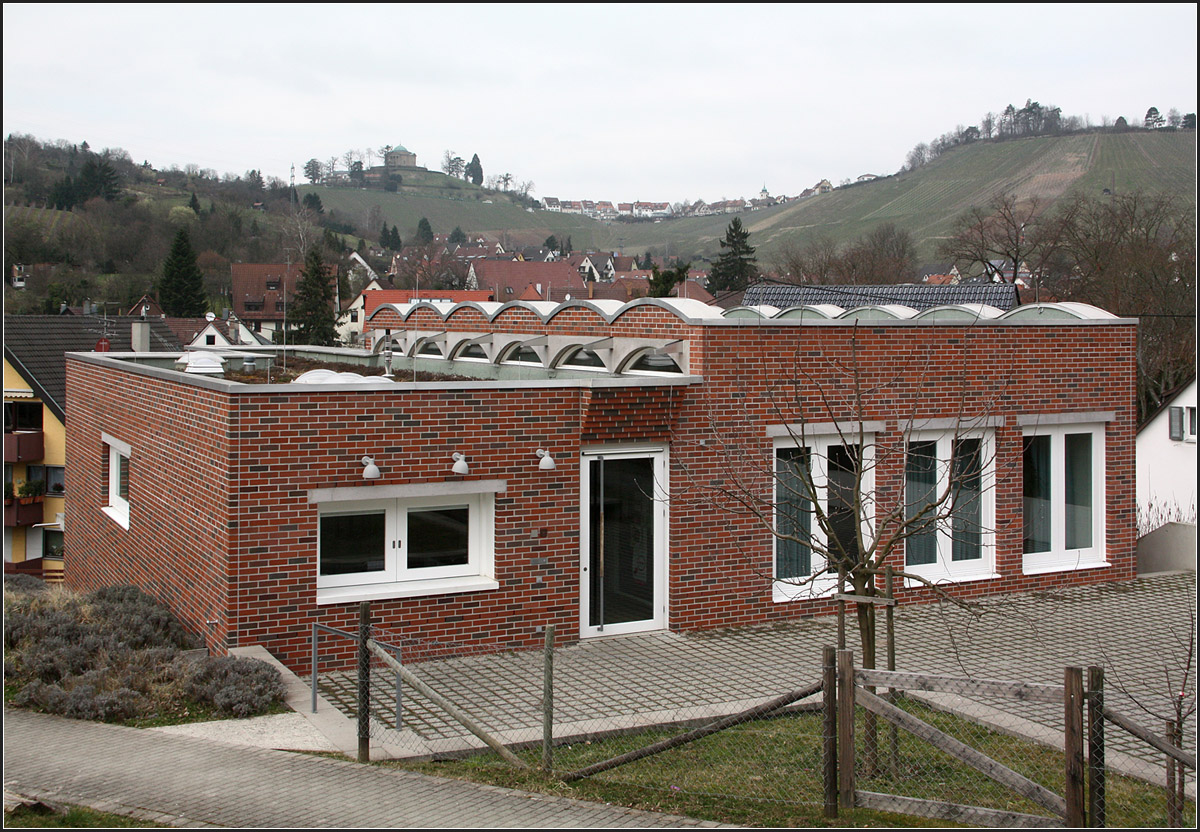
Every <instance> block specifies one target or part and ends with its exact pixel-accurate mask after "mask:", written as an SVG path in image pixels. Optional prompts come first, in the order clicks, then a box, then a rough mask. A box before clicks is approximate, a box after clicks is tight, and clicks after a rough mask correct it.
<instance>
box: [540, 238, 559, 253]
mask: <svg viewBox="0 0 1200 832" xmlns="http://www.w3.org/2000/svg"><path fill="white" fill-rule="evenodd" d="M542 245H543V246H545V247H546V248H548V249H550V250H551V251H558V238H557V237H555V236H554V235H553V234H551V235H550V236H549V237H547V238H546V242H544V243H542Z"/></svg>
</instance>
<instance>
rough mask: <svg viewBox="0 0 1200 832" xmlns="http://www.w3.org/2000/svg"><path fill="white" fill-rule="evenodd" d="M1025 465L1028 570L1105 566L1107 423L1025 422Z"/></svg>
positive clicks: (1025, 552) (1025, 520) (1040, 570)
mask: <svg viewBox="0 0 1200 832" xmlns="http://www.w3.org/2000/svg"><path fill="white" fill-rule="evenodd" d="M1021 464H1022V494H1023V508H1024V518H1023V528H1024V534H1023V539H1024V547H1023V549H1024V570H1025V572H1026V573H1027V574H1028V573H1035V572H1054V571H1060V570H1065V569H1075V568H1078V567H1083V566H1101V565H1104V563H1105V557H1104V553H1105V546H1104V506H1105V503H1104V426H1103V425H1096V424H1064V425H1045V426H1026V428H1025V437H1024V446H1023V451H1022V458H1021Z"/></svg>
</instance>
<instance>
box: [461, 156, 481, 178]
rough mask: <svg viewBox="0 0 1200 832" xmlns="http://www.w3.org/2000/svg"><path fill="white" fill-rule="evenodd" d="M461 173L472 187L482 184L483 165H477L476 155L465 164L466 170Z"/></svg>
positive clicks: (477, 158) (477, 157)
mask: <svg viewBox="0 0 1200 832" xmlns="http://www.w3.org/2000/svg"><path fill="white" fill-rule="evenodd" d="M463 173H464V175H465V176H466V177H467V179H469V180H470V181H471V183H472V184H473V185H482V184H483V165H481V164H480V163H479V154H478V153H476V154H475V155H474V156H472V157H471V161H470V162H468V163H467V168H466V170H465V171H463Z"/></svg>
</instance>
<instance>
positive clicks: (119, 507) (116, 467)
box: [100, 433, 133, 529]
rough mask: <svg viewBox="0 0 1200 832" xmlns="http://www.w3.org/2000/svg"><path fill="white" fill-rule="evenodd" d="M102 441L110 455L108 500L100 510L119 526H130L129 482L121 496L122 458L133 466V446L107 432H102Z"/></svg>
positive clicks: (107, 485) (130, 466)
mask: <svg viewBox="0 0 1200 832" xmlns="http://www.w3.org/2000/svg"><path fill="white" fill-rule="evenodd" d="M100 441H101V442H103V443H104V445H105V453H106V454H107V455H108V478H107V479H108V481H107V482H106V483H105V488H106V490H107V492H108V502H107V504H106V505H104V506H103V507H102V508H101V509H100V510H101V511H102V512H104V513H105V514H107V515H108V516H109V517H110V518H112V519H113V521H114V522H116V524H117V525H118V526H120V527H121V528H123V529H128V528H129V502H130V501H129V496H130V495H129V484H128V482H126V483H125V496H121V460H122V459H125V460H126V467H127V468H132V467H133V448H132V447H131V446H130V444H129V443H128V442H123V441H122V440H120V439H117V438H116V437H115V436H111V435H109V434H107V433H101V434H100Z"/></svg>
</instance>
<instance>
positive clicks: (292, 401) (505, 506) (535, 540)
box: [231, 389, 581, 667]
mask: <svg viewBox="0 0 1200 832" xmlns="http://www.w3.org/2000/svg"><path fill="white" fill-rule="evenodd" d="M264 398H266V399H267V401H263V399H264ZM580 421H581V420H580V413H579V391H578V390H577V389H546V390H528V389H525V390H517V391H514V390H491V391H439V390H429V391H419V392H403V393H399V394H397V393H389V392H367V391H363V392H340V393H321V392H305V393H300V394H288V395H275V396H270V397H263V396H255V395H253V394H247V395H244V396H239V397H238V412H237V427H236V430H235V437H234V438H235V444H236V446H237V449H238V451H237V456H238V459H237V460H236V467H235V476H234V477H233V482H234V485H235V492H234V503H235V508H234V517H235V523H236V525H237V528H238V532H239V534H238V539H237V542H236V544H235V546H234V549H233V552H232V556H231V563H232V564H233V581H234V583H235V584H236V585H237V587H238V593H237V595H236V597H235V598H234V599H233V617H234V627H233V632H234V633H235V634H236V642H231V646H232V645H233V644H239V645H242V644H258V643H261V644H264V645H265V646H266V647H267V648H268V649H270V650H271V651H272V652H274V653H275V654H276V655H278V656H280V657H281V658H283V659H284V660H285V661H286V662H287V663H288V664H289V665H292V666H296V667H306V666H307V664H306V662H307V657H308V650H309V637H310V632H311V624H312V623H313V622H314V621H316V622H319V623H322V624H326V625H328V626H331V627H337V628H341V629H351V630H353V629H355V627H356V622H357V616H358V604H356V603H348V604H338V605H328V606H320V607H318V606H317V604H316V582H315V581H316V535H317V508H316V506H315V505H310V504H309V503H308V491H309V490H310V489H314V488H335V487H348V486H362V485H364V480H363V479H362V470H363V469H362V464H361V462H360V459H361V457H362V456H363V455H364V454H365V455H369V456H373V457H374V458H375V461H376V463H377V464H378V465H379V467H380V469H381V472H382V478H381V479H379V480H377V481H375V484H376V485H390V484H409V483H419V482H443V481H446V480H457V479H459V478H458V477H456V476H454V475H453V474H451V471H450V467H451V465H452V464H453V461H452V459H451V454H453V453H454V452H456V451H458V452H461V453H464V454H466V456H467V460H468V463H469V464H470V473H469V474H468V475H467V476H466V477H465V479H468V480H474V479H503V480H506V481H507V491H506V492H504V493H502V494H497V495H496V525H495V553H496V575H495V577H496V580H497V581H499V583H500V589H498V590H494V591H487V592H475V593H461V594H454V595H438V596H431V597H427V598H408V599H400V600H395V601H377V602H373V603H372V617H373V619H374V620H375V622H376V623H377V624H378V625H380V626H381V627H384V628H386V629H389V630H395V631H400V632H402V633H403V634H404V636H405V637H409V638H413V637H415V638H422V639H438V640H442V641H447V642H473V641H476V640H479V639H482V640H484V641H486V642H487V643H489V644H496V645H504V646H517V645H522V646H528V647H532V646H536V644H538V643H540V642H539V639H540V638H541V635H540V632H541V631H540V629H539V628H540V627H542V626H544V625H545V624H548V623H554V624H557V625H558V628H559V630H560V631H561V632H564V633H571V632H573V631H574V628H575V627H576V626H577V613H576V609H577V602H576V599H577V596H578V592H579V590H578V572H577V568H576V567H575V564H576V563H577V561H578V536H579V521H578V516H577V511H576V508H575V507H576V506H578V505H579V475H578V470H577V469H576V468H575V467H574V466H573V465H572V463H571V460H573V459H575V458H577V457H578V452H579V435H580ZM298 425H299V426H301V429H300V430H297V429H296V428H297V426H298ZM539 448H543V449H546V450H548V451H550V453H551V454H552V455H553V457H554V458H555V459H556V460H558V461H559V463H560V464H559V467H558V468H557V470H555V471H542V470H540V469H539V468H538V462H539V460H538V458H537V456H535V454H534V451H536V450H537V449H539Z"/></svg>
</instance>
